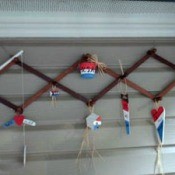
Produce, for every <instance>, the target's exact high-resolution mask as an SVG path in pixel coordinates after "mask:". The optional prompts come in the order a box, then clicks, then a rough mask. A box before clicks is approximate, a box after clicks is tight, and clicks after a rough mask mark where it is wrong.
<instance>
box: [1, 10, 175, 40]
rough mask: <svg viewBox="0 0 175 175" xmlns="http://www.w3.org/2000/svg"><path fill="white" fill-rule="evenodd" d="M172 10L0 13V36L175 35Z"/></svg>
mask: <svg viewBox="0 0 175 175" xmlns="http://www.w3.org/2000/svg"><path fill="white" fill-rule="evenodd" d="M174 19H175V15H173V14H167V15H165V14H162V15H161V14H159V15H152V14H130V15H127V14H118V15H116V14H104V13H91V14H86V13H57V14H55V15H54V13H52V14H50V15H48V14H42V13H40V14H39V15H38V14H37V13H26V14H25V13H24V14H23V15H21V13H10V14H7V13H5V12H4V13H3V12H1V13H0V24H1V25H0V37H1V38H7V37H46V38H47V37H50V38H55V37H59V38H60V37H64V38H70V37H73V38H74V37H87V38H89V37H92V38H93V37H97V38H98V37H175V21H174Z"/></svg>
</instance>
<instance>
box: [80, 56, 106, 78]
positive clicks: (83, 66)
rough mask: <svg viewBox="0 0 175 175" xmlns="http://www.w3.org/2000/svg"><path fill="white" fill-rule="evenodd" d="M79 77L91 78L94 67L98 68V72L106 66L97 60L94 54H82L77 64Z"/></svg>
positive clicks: (93, 73)
mask: <svg viewBox="0 0 175 175" xmlns="http://www.w3.org/2000/svg"><path fill="white" fill-rule="evenodd" d="M79 68H80V74H81V77H82V78H84V79H93V78H94V77H95V73H96V69H97V68H98V70H99V72H100V73H103V70H104V69H105V68H106V65H105V64H104V63H102V62H99V61H98V57H97V56H96V55H90V54H86V55H84V56H83V58H82V61H81V63H80V65H79Z"/></svg>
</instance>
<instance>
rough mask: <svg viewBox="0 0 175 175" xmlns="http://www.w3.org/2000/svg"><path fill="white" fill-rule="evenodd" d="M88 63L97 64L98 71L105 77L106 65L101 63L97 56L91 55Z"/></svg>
mask: <svg viewBox="0 0 175 175" xmlns="http://www.w3.org/2000/svg"><path fill="white" fill-rule="evenodd" d="M88 61H90V62H92V63H95V64H96V65H97V67H98V71H99V72H100V74H101V75H102V76H103V75H104V70H105V69H106V67H107V66H106V64H104V63H102V62H99V60H98V57H97V55H95V54H94V55H89V57H88Z"/></svg>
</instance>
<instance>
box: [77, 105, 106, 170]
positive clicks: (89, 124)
mask: <svg viewBox="0 0 175 175" xmlns="http://www.w3.org/2000/svg"><path fill="white" fill-rule="evenodd" d="M88 108H89V111H90V114H89V115H88V116H87V117H86V128H85V131H84V134H83V141H82V143H81V147H80V151H79V153H78V156H77V163H79V164H78V165H79V168H80V170H81V165H80V163H81V161H80V158H81V156H82V151H83V150H86V155H89V157H90V160H91V161H92V165H93V168H94V170H95V164H94V155H95V154H96V155H97V156H98V157H100V158H101V159H103V158H102V156H101V155H100V154H99V153H98V151H97V150H96V148H95V144H94V141H95V138H94V133H95V132H96V131H97V130H98V129H99V127H100V126H101V125H102V117H101V116H100V115H97V114H95V113H94V112H93V109H94V108H93V107H91V106H89V107H88ZM90 131H92V132H90ZM93 132H94V133H93ZM83 167H84V166H83Z"/></svg>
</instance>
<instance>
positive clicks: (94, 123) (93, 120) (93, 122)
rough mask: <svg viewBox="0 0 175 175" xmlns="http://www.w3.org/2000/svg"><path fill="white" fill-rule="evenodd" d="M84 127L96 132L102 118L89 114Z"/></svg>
mask: <svg viewBox="0 0 175 175" xmlns="http://www.w3.org/2000/svg"><path fill="white" fill-rule="evenodd" d="M86 125H87V127H88V128H90V129H91V130H97V129H99V127H100V126H101V125H102V117H101V116H100V115H97V114H95V113H91V114H90V115H89V116H87V118H86Z"/></svg>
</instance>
